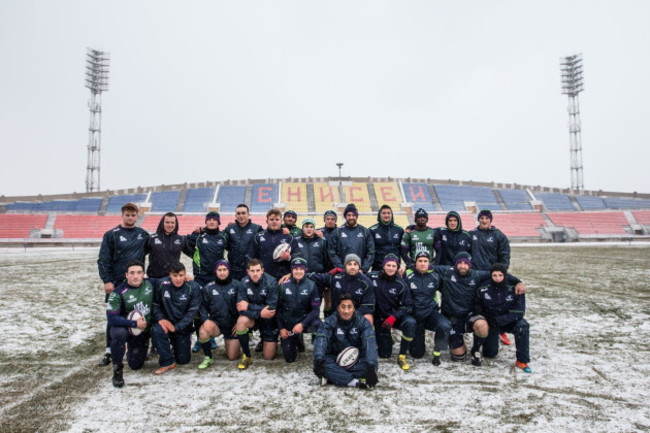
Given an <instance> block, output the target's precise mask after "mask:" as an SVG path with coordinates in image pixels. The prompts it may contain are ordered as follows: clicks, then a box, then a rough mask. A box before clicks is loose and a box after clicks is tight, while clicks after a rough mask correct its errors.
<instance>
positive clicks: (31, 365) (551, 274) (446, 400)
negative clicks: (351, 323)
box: [0, 245, 650, 432]
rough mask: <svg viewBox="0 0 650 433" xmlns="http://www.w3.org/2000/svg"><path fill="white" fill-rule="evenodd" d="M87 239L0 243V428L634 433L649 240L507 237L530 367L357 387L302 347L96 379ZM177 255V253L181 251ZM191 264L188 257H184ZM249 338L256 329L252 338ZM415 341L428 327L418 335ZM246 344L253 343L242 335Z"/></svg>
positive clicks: (647, 324)
mask: <svg viewBox="0 0 650 433" xmlns="http://www.w3.org/2000/svg"><path fill="white" fill-rule="evenodd" d="M96 258H97V250H96V249H77V250H75V251H73V250H70V249H35V250H27V251H23V250H21V249H3V250H0V272H1V273H0V395H1V396H2V398H1V400H2V405H1V408H0V431H2V432H11V431H71V432H120V431H140V432H158V431H160V432H171V431H178V432H215V431H228V432H243V431H256V432H267V431H269V432H295V431H305V432H309V431H318V432H348V431H357V432H367V431H370V432H384V431H392V432H419V431H431V432H433V431H449V432H451V431H462V432H476V431H500V432H515V431H522V432H523V431H525V432H559V431H590V432H596V431H598V432H601V431H602V432H631V431H648V430H650V404H649V403H648V402H649V401H650V362H649V361H648V360H649V359H650V288H649V281H650V247H649V246H648V245H639V246H634V245H633V246H624V245H621V246H612V245H578V246H576V245H568V246H554V245H552V246H515V247H513V265H512V268H511V271H512V273H513V274H515V275H517V276H518V277H520V278H522V279H523V280H524V281H525V282H526V283H527V287H528V294H527V304H528V305H527V313H526V319H527V320H528V321H529V322H530V325H531V358H532V362H531V364H530V365H531V367H532V370H533V373H532V374H526V373H523V372H522V371H517V370H515V368H514V361H515V356H514V347H512V346H511V347H504V346H501V352H500V354H499V357H498V358H497V359H496V360H495V361H493V362H490V364H489V365H487V366H483V367H479V368H477V367H473V366H472V365H471V364H470V363H469V361H468V362H465V363H452V362H451V361H450V360H449V355H448V354H443V363H442V365H441V366H440V367H434V366H433V365H432V364H431V362H430V360H431V354H430V348H431V345H430V341H428V344H427V351H428V353H427V356H426V358H424V359H421V360H412V359H411V358H410V357H409V361H410V362H411V363H412V369H411V370H410V371H408V372H403V371H401V370H400V369H399V367H398V366H397V363H396V358H397V354H396V352H397V345H396V346H395V351H394V352H395V353H394V356H393V358H392V359H390V360H381V361H380V365H379V384H378V386H377V388H375V389H374V390H371V391H364V390H357V389H347V388H336V387H334V386H332V385H328V386H326V387H320V386H319V382H318V381H317V379H316V377H315V376H314V375H313V373H312V357H311V355H310V353H309V349H311V345H310V344H309V340H310V339H309V337H307V338H306V341H307V343H308V345H307V346H308V351H307V352H306V353H305V354H300V355H299V358H298V361H297V362H296V363H295V364H293V365H287V364H286V363H285V362H284V360H283V359H282V356H279V357H278V358H276V360H274V361H270V362H265V361H262V360H261V357H260V356H256V357H255V358H254V363H253V365H252V366H251V367H250V368H249V369H247V370H245V371H238V370H237V367H236V362H230V361H227V360H226V359H225V357H224V356H223V344H222V342H221V341H219V343H220V344H219V349H218V350H217V351H216V353H215V355H216V361H215V363H214V364H213V365H212V366H211V367H209V368H208V369H206V370H202V371H199V370H198V369H197V365H198V364H199V362H200V361H201V359H202V354H200V353H199V354H194V355H193V358H192V362H191V363H190V364H189V365H186V366H179V367H177V368H176V369H175V370H172V371H170V372H168V373H166V374H164V375H162V376H155V375H154V374H153V371H154V370H155V369H156V367H157V362H156V360H149V361H147V363H146V364H145V367H144V368H143V369H142V370H140V371H138V372H133V371H130V370H129V369H128V368H126V369H125V373H124V379H125V381H126V386H125V387H124V388H122V389H115V388H113V386H112V385H111V380H110V379H111V370H110V367H106V368H99V367H96V366H95V364H96V363H97V362H98V361H99V359H100V357H101V355H102V353H103V343H104V337H103V331H104V324H105V320H104V308H103V307H104V306H103V303H102V301H103V290H102V288H101V284H100V281H99V278H98V276H97V267H96ZM185 263H186V265H189V261H188V260H186V261H185ZM190 269H191V267H190ZM256 338H257V337H256ZM429 338H430V336H429ZM255 343H256V339H255V340H253V342H252V344H255Z"/></svg>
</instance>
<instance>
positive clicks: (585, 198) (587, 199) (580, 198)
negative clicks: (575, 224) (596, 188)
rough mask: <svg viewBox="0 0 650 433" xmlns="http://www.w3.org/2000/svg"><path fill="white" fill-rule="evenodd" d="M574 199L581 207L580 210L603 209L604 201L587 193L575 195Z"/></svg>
mask: <svg viewBox="0 0 650 433" xmlns="http://www.w3.org/2000/svg"><path fill="white" fill-rule="evenodd" d="M575 199H576V201H577V202H578V204H579V205H580V207H581V208H582V210H604V209H607V208H606V207H605V202H604V201H603V199H602V198H600V197H593V196H589V195H576V196H575Z"/></svg>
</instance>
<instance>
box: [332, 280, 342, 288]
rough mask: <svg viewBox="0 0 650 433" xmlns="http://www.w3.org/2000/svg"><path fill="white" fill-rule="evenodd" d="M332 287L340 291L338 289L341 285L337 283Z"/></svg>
mask: <svg viewBox="0 0 650 433" xmlns="http://www.w3.org/2000/svg"><path fill="white" fill-rule="evenodd" d="M334 287H336V288H337V289H340V288H341V283H339V282H338V281H337V282H336V284H334Z"/></svg>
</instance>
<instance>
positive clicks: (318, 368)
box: [314, 359, 325, 378]
mask: <svg viewBox="0 0 650 433" xmlns="http://www.w3.org/2000/svg"><path fill="white" fill-rule="evenodd" d="M314 374H315V375H316V376H318V377H320V378H322V377H325V360H324V359H319V360H318V361H316V362H314Z"/></svg>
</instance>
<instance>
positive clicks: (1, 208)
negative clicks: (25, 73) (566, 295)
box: [0, 177, 650, 245]
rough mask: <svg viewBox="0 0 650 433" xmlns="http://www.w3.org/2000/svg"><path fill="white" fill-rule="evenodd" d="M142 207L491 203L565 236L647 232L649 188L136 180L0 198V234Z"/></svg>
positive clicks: (257, 212)
mask: <svg viewBox="0 0 650 433" xmlns="http://www.w3.org/2000/svg"><path fill="white" fill-rule="evenodd" d="M127 202H135V203H136V204H138V206H139V207H140V209H141V214H140V216H139V219H138V223H137V224H138V225H139V226H141V227H143V228H144V229H146V230H148V231H150V232H154V231H155V230H156V228H157V226H158V223H159V221H160V218H161V216H162V215H163V214H164V213H166V212H175V213H176V214H177V215H178V218H179V226H180V233H182V234H184V233H189V232H191V231H192V230H194V228H196V227H198V226H202V225H203V224H204V215H205V213H206V212H208V211H210V210H216V211H219V212H220V213H221V216H222V218H221V226H222V228H223V227H225V226H226V225H227V224H228V223H230V222H233V221H234V214H235V208H236V207H237V205H238V204H240V203H246V204H247V205H248V206H249V207H250V209H251V218H252V219H253V222H255V223H258V224H261V225H263V226H265V214H266V211H268V210H269V209H271V208H273V207H277V208H280V209H281V210H283V211H285V210H289V209H292V210H294V211H295V212H296V213H297V214H298V222H299V223H300V221H302V219H304V218H306V217H312V218H314V219H315V220H316V221H317V223H318V224H319V225H320V224H321V222H322V221H323V219H322V216H323V213H324V212H325V210H327V209H333V210H335V211H336V212H337V213H338V214H339V224H342V223H343V217H342V211H343V209H344V208H345V206H346V204H348V203H354V204H355V205H356V206H357V209H358V210H359V223H360V224H362V225H365V226H371V225H373V224H375V223H376V222H377V212H378V209H379V208H380V207H381V206H382V205H383V204H388V205H390V206H391V208H392V209H393V212H394V216H395V222H396V223H397V224H399V225H401V226H407V225H410V224H413V214H414V213H415V211H417V210H418V209H420V208H423V209H425V210H426V211H427V212H428V213H429V226H431V227H439V226H443V225H444V221H445V215H446V214H447V212H448V211H450V210H454V211H457V212H459V214H460V215H461V221H462V225H463V229H465V230H470V229H472V228H474V227H475V226H476V215H477V214H478V212H479V211H480V210H481V209H490V210H491V211H492V213H493V215H494V221H493V224H494V226H495V227H498V228H500V229H501V230H502V231H503V232H504V233H505V234H506V235H507V236H508V237H509V238H510V239H511V240H513V241H514V242H551V241H553V242H566V241H592V240H629V241H632V240H648V239H650V194H637V193H616V192H603V191H584V192H574V191H570V190H566V189H559V188H549V187H540V186H523V185H517V184H502V183H486V182H471V181H470V182H467V181H452V180H434V179H393V178H370V177H369V178H300V179H259V180H251V179H247V180H237V181H226V182H202V183H191V184H182V185H165V186H155V187H138V188H131V189H128V190H120V191H104V192H99V193H88V194H78V193H74V194H63V195H56V196H49V197H45V196H34V197H25V196H21V197H5V196H2V197H0V243H2V244H3V245H11V244H20V245H38V244H41V245H48V244H52V245H58V244H65V243H70V242H72V243H80V244H98V243H99V242H100V241H101V237H102V235H103V233H104V232H105V231H107V230H108V229H110V228H111V227H115V226H117V225H118V224H119V223H120V221H121V217H120V212H121V207H122V205H123V204H124V203H127Z"/></svg>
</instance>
